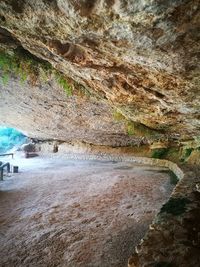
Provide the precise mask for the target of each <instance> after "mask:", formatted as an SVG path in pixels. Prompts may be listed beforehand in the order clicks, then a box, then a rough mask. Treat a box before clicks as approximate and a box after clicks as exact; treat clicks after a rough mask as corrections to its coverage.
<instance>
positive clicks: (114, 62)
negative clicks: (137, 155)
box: [0, 0, 200, 145]
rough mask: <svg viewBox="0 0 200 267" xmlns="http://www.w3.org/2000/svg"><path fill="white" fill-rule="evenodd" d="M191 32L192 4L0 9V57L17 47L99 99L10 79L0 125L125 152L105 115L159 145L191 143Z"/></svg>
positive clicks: (86, 1) (198, 124) (27, 2)
mask: <svg viewBox="0 0 200 267" xmlns="http://www.w3.org/2000/svg"><path fill="white" fill-rule="evenodd" d="M199 29H200V11H199V1H198V0H190V1H186V0H176V1H170V0H169V1H163V0H154V1H147V0H143V1H132V0H128V1H125V0H110V1H108V0H101V1H100V0H99V1H97V0H95V1H91V0H80V1H76V0H66V1H63V0H51V1H46V0H38V1H32V0H18V1H16V0H12V1H10V0H9V1H8V0H3V1H1V2H0V42H1V44H0V47H1V50H2V49H4V51H5V50H6V51H9V53H13V51H15V50H16V49H17V48H19V47H23V49H25V50H26V51H29V52H30V53H31V54H32V55H35V56H37V57H38V58H40V59H43V60H46V61H48V62H49V63H51V65H52V66H53V67H54V68H55V69H57V70H59V71H60V72H62V73H63V74H64V75H65V76H66V77H67V78H69V79H70V81H71V82H72V83H75V84H79V85H81V86H82V87H84V88H86V89H87V90H89V91H90V92H93V93H94V94H96V95H97V96H98V99H99V100H95V102H94V100H89V101H88V100H85V99H84V98H82V97H81V96H79V97H74V96H73V97H70V98H66V97H64V96H63V92H61V91H59V90H58V89H57V88H56V86H55V84H52V81H50V82H49V84H48V85H44V86H43V85H42V84H40V85H36V86H35V87H33V88H31V87H30V86H29V85H28V84H25V85H23V86H21V85H20V84H19V83H18V84H17V83H16V79H10V81H9V82H8V84H7V85H6V86H4V85H1V87H2V88H1V92H2V93H1V108H2V110H3V112H1V114H0V120H1V121H3V122H4V123H8V124H10V125H13V126H17V125H18V128H20V129H21V130H23V131H24V132H27V134H29V135H34V136H37V135H38V137H43V138H55V139H56V138H60V139H61V140H69V139H73V138H75V139H79V140H80V139H82V140H85V141H87V142H94V143H95V142H96V143H99V144H100V143H102V144H109V145H112V144H114V145H116V143H118V140H122V139H123V140H126V141H123V144H128V143H129V142H130V140H129V139H130V137H129V136H128V135H127V132H126V131H125V130H124V126H123V125H124V122H117V123H116V122H114V121H113V118H112V116H111V113H112V111H111V109H110V107H114V108H115V109H117V110H118V112H120V113H121V114H123V116H124V117H125V118H126V119H127V120H131V121H133V122H135V123H136V125H141V126H142V127H143V126H147V127H148V129H154V130H156V131H157V132H158V133H159V134H164V135H165V136H167V138H170V137H177V138H180V139H187V138H190V139H191V138H192V137H193V136H198V135H199V131H200V120H199V119H200V105H199V103H200V102H199V100H200V91H199V69H200V68H199V66H200V64H199V62H200V61H199V48H200V42H199V37H200V36H199V33H200V30H199ZM16 84H17V85H16ZM13 88H14V89H13ZM12 89H13V91H12ZM22 99H23V101H22ZM79 100H80V103H77V101H79ZM102 100H103V102H102ZM109 106H110V107H109ZM36 111H37V112H36ZM77 127H78V129H77ZM102 133H103V134H102ZM100 136H101V137H100ZM113 136H114V138H117V141H116V142H111V141H110V140H112V139H113ZM116 136H118V137H116ZM106 139H108V140H109V141H108V142H107V141H106ZM95 140H96V141H95Z"/></svg>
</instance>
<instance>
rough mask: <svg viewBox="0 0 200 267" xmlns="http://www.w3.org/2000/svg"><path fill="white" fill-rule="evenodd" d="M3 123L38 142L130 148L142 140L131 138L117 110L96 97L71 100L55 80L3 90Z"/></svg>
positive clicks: (0, 102)
mask: <svg viewBox="0 0 200 267" xmlns="http://www.w3.org/2000/svg"><path fill="white" fill-rule="evenodd" d="M0 107H1V112H0V121H1V123H3V124H5V125H10V126H12V127H15V128H17V129H20V130H22V131H23V133H24V134H26V135H28V136H29V137H32V138H37V139H41V140H42V139H43V140H44V139H45V140H46V139H47V140H48V139H50V140H60V141H67V142H71V141H83V142H86V143H92V144H96V145H107V146H127V145H131V144H135V143H137V142H138V139H137V138H135V137H134V136H129V135H128V134H127V126H126V121H117V120H115V119H114V117H113V116H114V115H113V109H112V108H111V107H110V106H108V105H107V104H106V103H104V102H102V101H101V100H100V99H97V98H95V97H92V96H86V95H83V94H82V95H75V94H74V95H73V96H67V95H66V93H65V91H64V90H63V89H62V88H60V87H59V86H58V84H57V83H56V82H55V81H54V80H52V81H48V83H46V84H45V85H44V84H43V86H40V84H38V85H35V86H30V83H28V82H20V81H19V80H16V78H14V77H13V78H11V79H9V81H8V83H7V84H5V85H3V88H1V96H0Z"/></svg>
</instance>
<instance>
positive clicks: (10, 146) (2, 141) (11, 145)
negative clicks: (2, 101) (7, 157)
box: [0, 125, 27, 154]
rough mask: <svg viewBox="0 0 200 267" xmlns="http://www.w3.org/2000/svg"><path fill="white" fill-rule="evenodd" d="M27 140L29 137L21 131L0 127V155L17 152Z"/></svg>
mask: <svg viewBox="0 0 200 267" xmlns="http://www.w3.org/2000/svg"><path fill="white" fill-rule="evenodd" d="M26 140H27V137H26V136H25V135H24V134H23V133H21V132H20V131H19V130H17V129H15V128H12V127H7V126H1V125H0V154H3V153H8V152H9V151H13V150H17V149H18V148H19V147H20V146H21V145H22V144H23V143H25V142H26Z"/></svg>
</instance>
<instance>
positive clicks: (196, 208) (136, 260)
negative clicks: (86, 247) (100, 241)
mask: <svg viewBox="0 0 200 267" xmlns="http://www.w3.org/2000/svg"><path fill="white" fill-rule="evenodd" d="M183 171H184V177H183V179H182V180H181V181H180V182H179V183H178V184H177V186H176V187H175V189H174V191H173V193H172V195H171V197H170V199H169V201H168V202H167V203H165V204H164V205H163V207H162V208H161V210H160V212H159V214H158V215H157V217H156V218H155V219H154V221H153V223H152V224H151V225H150V227H149V231H148V232H147V234H146V235H145V237H144V238H143V239H142V241H141V243H140V244H139V245H138V246H137V247H136V250H135V252H134V253H133V256H132V257H131V258H130V259H129V264H128V266H129V267H140V266H149V267H153V266H172V267H173V266H183V267H186V266H187V267H188V266H189V267H190V266H191V267H193V266H198V265H199V260H200V256H199V255H200V254H199V253H200V249H199V248H200V246H199V245H200V238H199V233H200V224H199V214H200V205H199V199H200V190H199V176H198V173H199V168H198V167H195V168H194V166H192V168H191V166H190V167H189V166H187V167H184V168H183Z"/></svg>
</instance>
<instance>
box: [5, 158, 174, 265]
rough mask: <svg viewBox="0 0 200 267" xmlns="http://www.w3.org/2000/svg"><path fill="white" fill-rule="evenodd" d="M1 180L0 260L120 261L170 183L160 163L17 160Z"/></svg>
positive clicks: (13, 262) (31, 262)
mask: <svg viewBox="0 0 200 267" xmlns="http://www.w3.org/2000/svg"><path fill="white" fill-rule="evenodd" d="M14 164H17V165H19V170H20V173H18V174H12V175H10V176H6V177H5V179H4V181H1V182H0V248H1V249H0V266H1V267H15V266H17V267H43V266H44V267H53V266H62V267H125V266H127V260H128V258H129V256H130V255H131V253H132V251H133V249H134V246H135V245H136V244H138V242H139V241H140V239H141V238H142V237H143V236H144V234H145V232H146V230H147V229H148V225H149V224H150V223H151V221H152V220H153V218H154V216H155V214H156V213H157V212H158V210H159V209H160V207H161V205H162V203H163V202H165V201H166V200H167V199H168V198H169V195H170V193H171V191H172V189H173V185H171V184H170V178H169V174H168V173H166V171H163V169H161V168H157V167H152V166H140V165H136V164H133V163H117V162H112V161H110V162H100V161H75V160H74V161H73V160H67V159H65V158H64V157H60V158H58V157H55V158H50V157H49V158H48V157H39V158H38V157H37V158H30V159H24V158H22V159H18V160H16V162H15V163H14Z"/></svg>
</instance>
